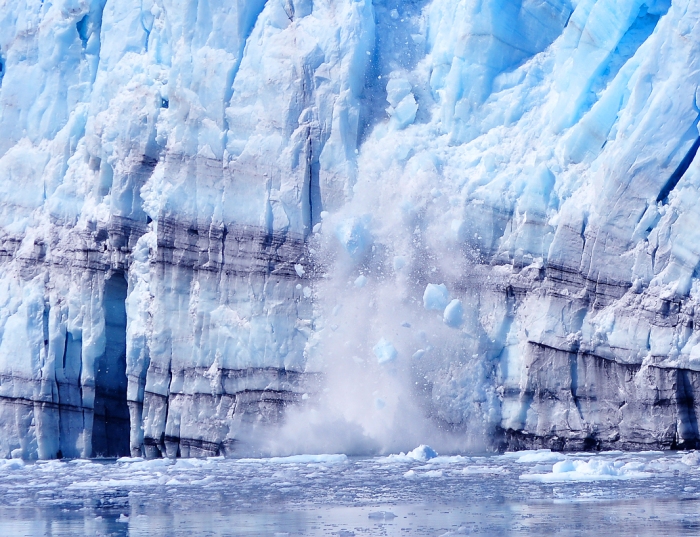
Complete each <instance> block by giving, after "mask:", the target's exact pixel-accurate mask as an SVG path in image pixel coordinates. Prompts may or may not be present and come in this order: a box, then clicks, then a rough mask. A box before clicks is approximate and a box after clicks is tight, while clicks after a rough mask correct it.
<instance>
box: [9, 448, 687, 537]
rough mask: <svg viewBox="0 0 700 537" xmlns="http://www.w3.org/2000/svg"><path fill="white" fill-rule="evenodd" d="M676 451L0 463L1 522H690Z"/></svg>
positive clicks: (396, 526) (658, 531)
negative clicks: (563, 478)
mask: <svg viewBox="0 0 700 537" xmlns="http://www.w3.org/2000/svg"><path fill="white" fill-rule="evenodd" d="M682 457H683V455H682V454H624V455H623V454H619V453H618V454H607V455H591V454H589V455H581V456H578V460H592V459H595V460H596V461H599V460H600V461H611V462H615V461H622V463H624V464H628V465H631V466H629V467H632V466H633V467H634V469H635V473H634V474H630V475H633V476H634V478H629V475H626V474H623V473H619V474H618V475H612V476H611V474H601V475H583V476H582V475H578V477H576V479H571V480H569V481H567V482H556V483H552V482H547V479H544V480H540V481H533V480H532V479H530V478H528V477H527V476H532V475H555V474H556V471H557V469H556V467H554V464H555V461H556V459H555V458H554V457H550V458H549V460H548V457H547V456H540V455H538V456H535V457H529V458H527V457H524V458H521V460H518V458H515V457H479V458H469V457H441V458H438V459H433V460H430V461H416V460H407V459H406V458H395V459H391V458H384V459H380V458H374V459H349V460H343V459H338V458H336V459H330V458H329V459H326V460H324V459H323V458H321V459H317V460H312V459H309V460H308V461H306V460H303V459H297V460H295V461H294V462H291V461H285V460H283V459H282V460H275V461H269V460H268V461H265V460H254V461H251V460H248V461H226V460H221V459H209V460H202V461H178V462H177V463H174V462H173V461H138V460H124V461H120V462H104V461H102V462H80V463H75V462H70V463H67V462H61V463H58V462H54V463H39V464H26V465H21V464H20V465H18V464H15V465H14V466H13V465H10V464H5V465H4V466H2V465H0V535H2V536H6V535H7V536H14V535H26V536H40V535H41V536H43V535H71V536H72V535H115V536H119V535H130V536H146V535H148V536H161V535H163V536H165V535H167V536H180V535H181V536H187V537H191V536H193V535H210V536H225V535H290V536H292V535H308V536H312V535H313V536H315V535H340V536H346V537H349V536H351V535H356V536H362V535H386V536H394V535H395V536H406V535H431V536H439V535H488V536H500V535H503V536H510V535H513V536H515V535H555V534H556V535H562V536H574V535H576V536H578V535H607V534H610V533H611V531H612V532H614V534H615V537H626V536H630V537H631V536H637V535H639V536H642V535H644V536H647V535H648V536H651V535H654V536H656V535H699V534H700V504H699V503H698V500H699V499H700V494H698V492H696V491H700V467H698V466H694V465H692V464H690V463H689V462H688V461H689V460H688V457H687V456H686V459H682ZM571 459H573V460H576V458H575V457H571ZM681 460H685V461H686V463H687V464H686V463H682V462H681ZM690 462H692V460H691V461H690ZM622 463H618V464H617V467H621V464H622ZM579 466H580V465H579ZM591 466H592V465H591ZM598 466H600V465H598ZM553 467H554V470H553ZM561 467H562V468H563V466H561ZM610 467H611V468H613V467H614V466H612V465H611V466H610ZM547 472H554V474H548V473H547ZM572 475H574V474H572ZM606 476H607V477H606Z"/></svg>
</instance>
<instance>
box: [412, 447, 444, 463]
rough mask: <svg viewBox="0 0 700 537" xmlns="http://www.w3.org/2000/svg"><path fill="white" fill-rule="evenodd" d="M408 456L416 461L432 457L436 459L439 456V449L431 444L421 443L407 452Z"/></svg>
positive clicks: (427, 459)
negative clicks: (436, 449)
mask: <svg viewBox="0 0 700 537" xmlns="http://www.w3.org/2000/svg"><path fill="white" fill-rule="evenodd" d="M406 456H407V457H408V458H410V459H414V460H416V461H429V460H430V459H434V458H435V457H437V456H438V454H437V451H435V450H434V449H433V448H431V447H430V446H426V445H425V444H421V445H420V446H418V447H417V448H416V449H414V450H413V451H409V452H408V453H406Z"/></svg>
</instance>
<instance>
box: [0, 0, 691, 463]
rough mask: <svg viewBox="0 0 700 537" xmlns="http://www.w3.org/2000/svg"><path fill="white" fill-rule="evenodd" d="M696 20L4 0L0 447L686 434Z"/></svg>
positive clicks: (186, 448) (319, 444)
mask: <svg viewBox="0 0 700 537" xmlns="http://www.w3.org/2000/svg"><path fill="white" fill-rule="evenodd" d="M698 21H700V2H695V1H692V0H674V1H673V2H671V1H669V0H578V1H577V0H548V1H547V2H541V1H537V0H412V1H403V2H401V1H399V0H374V1H372V0H360V1H356V0H238V1H236V2H223V1H220V0H187V1H184V2H172V1H170V0H122V1H119V2H117V1H114V0H59V1H53V2H52V1H49V0H44V1H43V2H42V1H40V0H24V1H14V0H13V1H10V0H0V242H1V246H0V254H1V256H0V257H1V259H0V263H1V264H2V271H0V456H5V457H7V456H13V457H25V458H51V457H56V456H64V457H89V456H95V455H115V454H122V453H124V452H125V451H130V452H131V453H132V454H134V455H144V456H160V455H167V456H177V455H179V456H196V455H202V454H218V453H224V454H232V453H236V452H242V451H241V450H245V448H244V447H242V446H243V444H244V443H248V445H255V444H256V442H257V445H258V448H256V449H261V450H265V449H268V450H273V451H278V452H282V451H295V450H306V451H310V450H314V449H338V450H340V449H343V450H345V451H348V450H353V449H354V450H357V451H363V450H364V451H367V450H378V451H381V450H387V449H394V448H396V449H398V448H405V447H407V446H408V445H410V444H414V445H415V444H417V443H420V442H421V441H425V440H426V439H428V438H437V439H438V440H436V441H437V442H438V443H442V444H444V445H445V446H446V448H455V449H456V448H460V449H463V448H468V447H484V446H490V447H499V448H503V447H511V448H519V447H526V446H548V447H555V448H565V449H583V448H585V449H592V448H610V447H621V448H659V447H660V448H668V447H692V446H696V445H698V443H700V433H699V432H698V425H697V413H698V411H700V408H699V407H700V398H698V397H696V394H699V393H700V392H699V391H698V390H700V336H698V335H697V333H696V331H695V330H694V327H695V324H696V321H695V316H694V313H695V306H696V304H697V303H698V300H699V296H700V295H699V293H700V286H699V283H698V278H697V275H696V267H697V266H698V263H699V262H700V242H699V241H700V237H698V236H697V234H698V231H697V229H698V225H699V224H700V212H698V211H699V209H697V207H696V206H697V200H698V189H700V167H699V165H698V164H697V162H696V161H695V155H696V152H697V150H698V146H700V142H699V140H700V133H699V132H698V117H699V115H700V110H699V108H698V103H697V89H698V85H699V84H700V71H699V70H698V65H697V61H698V60H697V58H698V57H700V55H699V54H698V52H700V51H699V50H698V49H699V48H700V28H699V27H698ZM696 399H699V401H698V402H696ZM283 414H286V417H285V416H284V415H283ZM283 418H284V419H283ZM282 422H284V423H282ZM270 424H272V425H273V426H274V427H276V428H275V429H274V430H275V431H276V432H275V433H273V434H271V435H270V434H269V428H270ZM275 424H277V425H275ZM266 431H267V432H266ZM125 435H128V437H129V438H128V445H127V444H126V442H127V439H126V438H124V437H125ZM261 439H264V442H262V440H261ZM243 441H245V442H243ZM265 446H267V447H265Z"/></svg>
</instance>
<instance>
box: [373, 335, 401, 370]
mask: <svg viewBox="0 0 700 537" xmlns="http://www.w3.org/2000/svg"><path fill="white" fill-rule="evenodd" d="M372 350H373V351H374V355H375V356H376V357H377V362H379V363H380V364H386V363H389V362H392V361H394V360H395V359H396V356H397V354H398V352H397V351H396V349H395V348H394V346H393V345H392V344H391V342H389V341H387V340H386V339H384V338H382V339H380V340H379V341H378V342H377V344H376V345H375V346H374V348H373V349H372Z"/></svg>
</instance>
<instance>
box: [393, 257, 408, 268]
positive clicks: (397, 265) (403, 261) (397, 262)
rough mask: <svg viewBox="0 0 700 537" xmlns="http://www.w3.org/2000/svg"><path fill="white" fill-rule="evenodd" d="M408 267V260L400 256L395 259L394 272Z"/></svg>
mask: <svg viewBox="0 0 700 537" xmlns="http://www.w3.org/2000/svg"><path fill="white" fill-rule="evenodd" d="M405 266H406V258H405V257H403V256H400V255H397V256H396V257H394V270H395V271H396V272H398V271H400V270H401V269H402V268H404V267H405Z"/></svg>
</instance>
